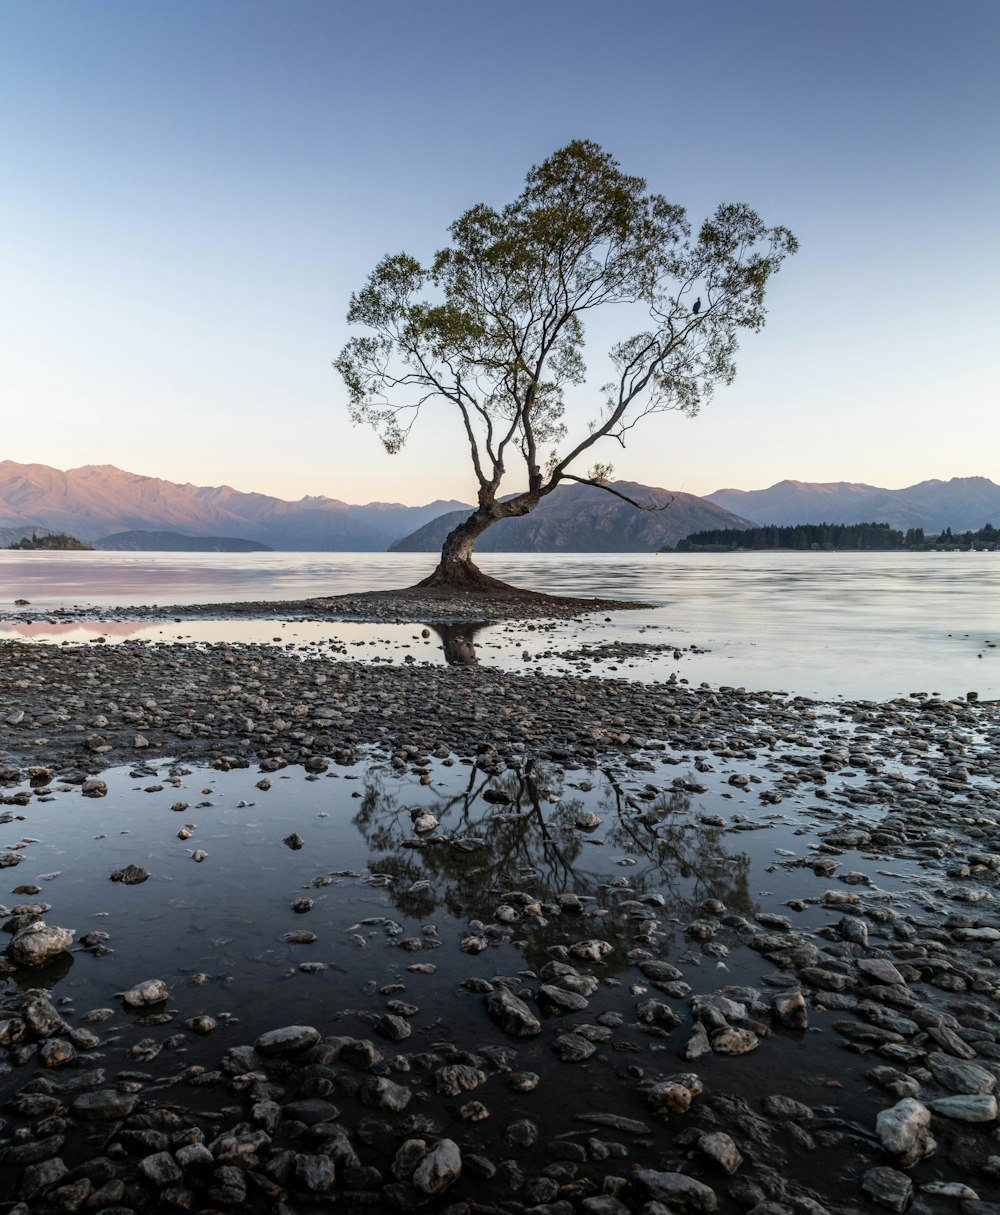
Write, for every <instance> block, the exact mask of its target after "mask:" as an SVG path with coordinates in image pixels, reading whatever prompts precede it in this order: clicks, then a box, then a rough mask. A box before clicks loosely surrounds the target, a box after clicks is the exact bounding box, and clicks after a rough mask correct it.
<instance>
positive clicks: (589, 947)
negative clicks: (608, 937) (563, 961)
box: [569, 938, 614, 962]
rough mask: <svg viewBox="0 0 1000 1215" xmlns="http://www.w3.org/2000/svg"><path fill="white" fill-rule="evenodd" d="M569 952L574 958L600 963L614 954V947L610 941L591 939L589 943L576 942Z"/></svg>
mask: <svg viewBox="0 0 1000 1215" xmlns="http://www.w3.org/2000/svg"><path fill="white" fill-rule="evenodd" d="M569 952H570V955H571V956H572V957H574V958H581V959H582V960H583V961H586V962H600V961H601V959H602V958H606V957H607V956H608V954H609V953H612V952H614V947H613V946H612V945H611V944H610V942H608V941H601V940H599V939H597V938H591V939H590V940H588V941H576V942H574V944H572V945H570V947H569Z"/></svg>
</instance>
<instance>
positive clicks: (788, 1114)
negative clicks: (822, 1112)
mask: <svg viewBox="0 0 1000 1215" xmlns="http://www.w3.org/2000/svg"><path fill="white" fill-rule="evenodd" d="M761 1105H762V1106H763V1107H764V1113H765V1114H768V1115H769V1116H770V1117H771V1118H778V1119H780V1120H781V1121H783V1122H805V1121H807V1120H808V1119H810V1118H812V1116H813V1112H812V1109H811V1108H810V1107H809V1106H808V1105H804V1104H803V1103H802V1102H801V1101H796V1100H794V1098H792V1097H783V1096H781V1094H780V1093H769V1094H768V1095H767V1096H766V1097H765V1098H764V1100H763V1101H762V1102H761Z"/></svg>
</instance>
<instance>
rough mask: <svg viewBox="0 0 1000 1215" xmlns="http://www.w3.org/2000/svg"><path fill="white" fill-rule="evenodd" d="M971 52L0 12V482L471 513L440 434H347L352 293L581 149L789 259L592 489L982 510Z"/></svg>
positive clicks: (840, 10)
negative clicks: (133, 478) (688, 393)
mask: <svg viewBox="0 0 1000 1215" xmlns="http://www.w3.org/2000/svg"><path fill="white" fill-rule="evenodd" d="M998 45H1000V4H998V3H997V0H952V2H951V3H947V4H945V3H942V2H941V0H694V2H693V0H685V2H684V3H680V2H677V0H616V2H615V3H611V0H505V3H503V4H495V3H486V2H485V0H419V2H415V0H366V2H365V3H358V2H357V0H343V2H342V0H267V2H263V0H142V2H139V0H88V2H87V3H81V2H80V0H3V2H0V115H2V117H0V233H2V237H0V239H2V243H3V246H4V252H3V256H2V259H0V440H2V441H0V458H7V459H12V460H17V461H21V462H25V463H29V462H37V463H43V464H50V465H53V466H55V467H57V468H70V467H75V466H78V465H81V464H104V463H107V464H115V465H117V466H119V467H121V468H126V469H129V470H131V471H134V472H138V473H144V474H149V475H154V476H161V477H165V478H167V479H168V480H171V481H192V482H194V483H196V484H212V485H216V484H221V483H227V484H230V485H233V486H235V487H236V488H239V489H246V490H259V491H261V492H264V493H270V494H276V495H278V496H281V497H286V498H298V497H301V496H302V495H304V494H307V493H308V494H327V495H330V496H332V497H338V498H342V499H344V500H346V501H350V502H367V501H371V500H391V501H404V502H412V503H418V502H424V501H428V500H430V499H432V498H437V497H458V498H463V499H466V500H469V499H470V497H471V495H472V493H473V484H472V477H471V472H470V470H469V466H468V459H467V456H466V455H465V453H464V450H463V447H462V443H461V436H460V435H459V434H458V431H457V429H456V428H455V426H454V423H453V420H452V419H451V418H450V417H449V416H448V415H447V414H444V413H440V412H438V413H434V414H432V415H429V416H428V417H427V418H426V419H424V420H423V421H424V425H423V426H421V427H420V428H419V429H418V431H417V432H415V435H414V438H413V440H412V442H411V446H410V447H409V448H408V449H407V450H406V451H405V452H404V453H403V454H402V455H399V456H394V457H390V456H387V455H386V454H384V452H383V450H382V448H381V447H380V445H379V444H378V442H377V440H376V439H375V437H374V435H373V434H372V433H371V432H370V431H368V430H364V429H355V428H353V427H352V426H351V424H350V422H349V421H348V419H347V409H346V393H345V391H344V388H343V385H342V383H341V382H340V379H339V377H338V376H337V374H336V372H335V371H334V370H333V368H332V367H331V365H330V364H331V360H332V359H333V358H334V357H335V356H336V354H337V352H338V350H339V349H340V347H341V346H342V344H343V342H344V341H345V340H346V338H347V337H348V336H350V330H349V329H348V327H347V326H346V323H345V319H344V317H345V313H346V309H347V306H348V301H349V297H350V294H351V292H352V291H353V290H355V289H357V288H358V287H360V286H361V285H362V284H363V282H364V280H365V278H366V276H367V274H368V273H369V271H370V270H371V269H372V267H373V266H374V264H375V262H376V261H377V260H378V259H379V258H380V257H381V256H382V255H383V254H385V253H387V252H395V251H398V250H400V249H405V250H407V251H408V252H411V253H413V254H414V255H415V256H417V257H418V258H421V259H426V258H429V257H430V255H431V254H432V253H433V251H434V250H435V249H437V248H439V247H440V246H441V245H442V244H444V243H445V242H446V240H447V233H446V228H447V225H448V224H449V223H450V222H451V220H452V219H454V218H455V217H456V216H457V215H459V214H460V213H461V212H462V211H464V210H465V209H466V208H467V207H469V206H471V205H472V204H474V203H476V202H480V201H484V202H489V203H492V204H497V205H501V204H503V203H504V202H506V201H508V200H509V199H510V198H512V197H514V196H515V195H516V194H517V193H518V192H519V191H520V188H521V186H522V184H523V178H524V174H525V172H526V170H527V169H528V167H529V166H530V165H531V164H533V163H537V162H538V161H540V160H542V159H544V158H545V156H547V155H548V154H549V153H550V152H552V151H554V150H555V149H556V148H557V147H560V146H562V145H563V144H565V143H567V142H568V141H569V140H571V139H574V138H585V139H593V140H596V141H597V142H598V143H600V144H601V145H603V146H604V147H605V148H606V149H607V150H608V151H610V152H611V153H612V154H613V155H614V156H615V157H616V158H617V159H618V160H619V161H620V163H621V165H622V167H623V169H624V170H625V171H626V172H629V173H635V174H640V175H642V176H644V177H646V178H647V180H648V182H649V185H650V187H651V188H652V189H655V190H657V191H658V192H661V193H663V194H665V195H666V196H667V197H668V198H669V199H670V200H671V201H672V202H676V203H680V204H682V205H684V206H686V207H687V208H688V212H689V215H690V217H691V219H692V220H693V221H694V222H695V223H697V222H699V221H700V220H701V219H702V218H703V217H704V216H705V215H706V214H708V213H709V212H711V211H712V210H713V209H714V208H715V206H716V205H717V204H718V203H720V202H723V201H739V202H747V203H749V204H750V205H751V206H753V207H755V208H756V209H757V210H758V211H759V212H760V213H761V215H762V216H763V218H764V219H765V221H766V222H768V223H772V224H774V223H782V224H786V225H787V226H788V227H790V228H791V229H792V230H793V231H794V232H795V233H796V235H797V236H798V237H799V239H800V241H801V246H802V247H801V252H800V253H799V254H798V255H797V256H796V257H794V258H793V259H792V260H791V261H790V262H788V263H787V264H786V266H785V267H784V269H783V270H782V272H781V274H780V275H779V276H778V278H777V279H776V280H775V282H774V286H773V290H772V292H771V294H770V297H769V300H770V302H769V318H768V324H767V327H766V328H765V330H764V331H763V333H761V334H758V335H752V334H751V335H748V336H747V337H746V338H745V340H744V343H743V349H742V353H741V357H740V359H739V372H738V375H737V379H736V382H735V384H734V385H733V386H732V387H731V388H728V389H723V390H720V392H719V393H718V394H717V396H716V398H715V400H714V401H713V402H712V403H711V404H710V405H709V406H708V408H707V409H706V410H704V411H703V413H702V414H701V416H700V417H698V418H696V419H693V420H690V419H686V418H684V417H681V416H680V415H675V414H668V415H666V416H664V417H662V418H658V419H654V420H652V421H651V422H650V423H649V424H647V425H646V426H645V429H643V430H641V431H637V432H635V436H636V437H635V442H634V444H633V446H632V448H631V449H630V450H628V451H626V452H622V451H621V450H620V449H617V450H615V451H614V452H612V451H610V449H609V451H608V455H609V456H610V458H612V459H613V461H614V463H615V473H616V475H617V476H623V477H627V478H629V479H632V480H636V481H643V482H646V483H648V484H652V485H659V486H664V487H666V488H669V489H674V490H684V491H687V492H690V493H709V492H711V491H712V490H714V489H719V488H721V487H723V486H734V487H738V488H742V489H756V488H762V487H764V486H766V485H770V484H772V483H773V482H775V481H778V480H780V479H782V478H784V477H792V478H795V479H798V480H805V481H834V480H847V481H866V482H869V483H872V484H876V485H882V486H886V487H890V488H896V487H900V486H903V485H909V484H912V483H913V482H916V481H920V480H924V479H926V478H929V477H941V478H949V477H953V476H970V475H976V474H978V475H984V476H988V477H991V478H992V479H993V480H995V481H998V482H1000V409H998V406H1000V400H998V392H997V388H998V361H1000V359H998V350H1000V341H998V319H1000V304H998V300H1000V257H998V252H1000V250H998V237H997V230H998V219H997V217H998V215H1000V156H998V154H997V130H998V126H1000V73H998V72H997V47H998ZM592 412H593V398H592V397H591V396H590V394H588V393H581V394H580V396H579V397H578V398H577V399H576V400H575V401H574V404H573V416H574V417H575V418H577V419H578V420H580V421H582V420H583V419H585V418H586V417H589V416H591V414H592Z"/></svg>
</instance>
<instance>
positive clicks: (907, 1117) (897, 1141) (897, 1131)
mask: <svg viewBox="0 0 1000 1215" xmlns="http://www.w3.org/2000/svg"><path fill="white" fill-rule="evenodd" d="M930 1124H931V1112H930V1110H929V1109H928V1108H927V1106H926V1105H923V1104H922V1103H921V1102H919V1101H917V1100H916V1099H915V1098H914V1097H904V1098H903V1099H902V1100H901V1101H899V1102H897V1103H896V1104H895V1105H894V1106H892V1108H891V1109H887V1110H883V1111H882V1112H881V1113H880V1114H879V1116H878V1118H877V1119H876V1121H875V1130H876V1133H877V1134H878V1137H879V1140H880V1142H881V1144H882V1146H883V1147H884V1148H885V1150H886V1151H887V1152H889V1153H891V1154H892V1155H893V1156H895V1157H896V1158H897V1160H898V1161H899V1163H900V1164H901V1165H902V1166H903V1167H904V1168H906V1167H908V1166H909V1165H911V1164H914V1163H915V1162H916V1161H918V1160H919V1159H920V1158H921V1157H922V1156H927V1155H929V1154H930V1153H931V1152H932V1151H933V1150H934V1148H935V1147H936V1146H937V1145H936V1143H935V1141H934V1139H933V1138H932V1137H931V1134H930Z"/></svg>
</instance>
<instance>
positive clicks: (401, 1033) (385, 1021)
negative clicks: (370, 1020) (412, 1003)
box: [374, 1013, 413, 1042]
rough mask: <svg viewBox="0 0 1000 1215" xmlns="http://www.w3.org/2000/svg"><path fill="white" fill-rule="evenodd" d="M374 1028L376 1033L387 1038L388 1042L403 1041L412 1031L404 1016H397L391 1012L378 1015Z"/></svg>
mask: <svg viewBox="0 0 1000 1215" xmlns="http://www.w3.org/2000/svg"><path fill="white" fill-rule="evenodd" d="M374 1028H375V1032H376V1033H377V1034H381V1035H382V1037H383V1038H388V1039H389V1041H390V1042H403V1041H405V1040H406V1039H407V1038H408V1037H409V1036H410V1034H411V1033H412V1032H413V1030H412V1029H411V1027H410V1023H409V1022H408V1021H407V1020H406V1018H405V1017H397V1016H395V1015H394V1014H393V1013H386V1014H385V1015H384V1016H381V1017H379V1019H378V1020H377V1021H376V1022H375V1026H374Z"/></svg>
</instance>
